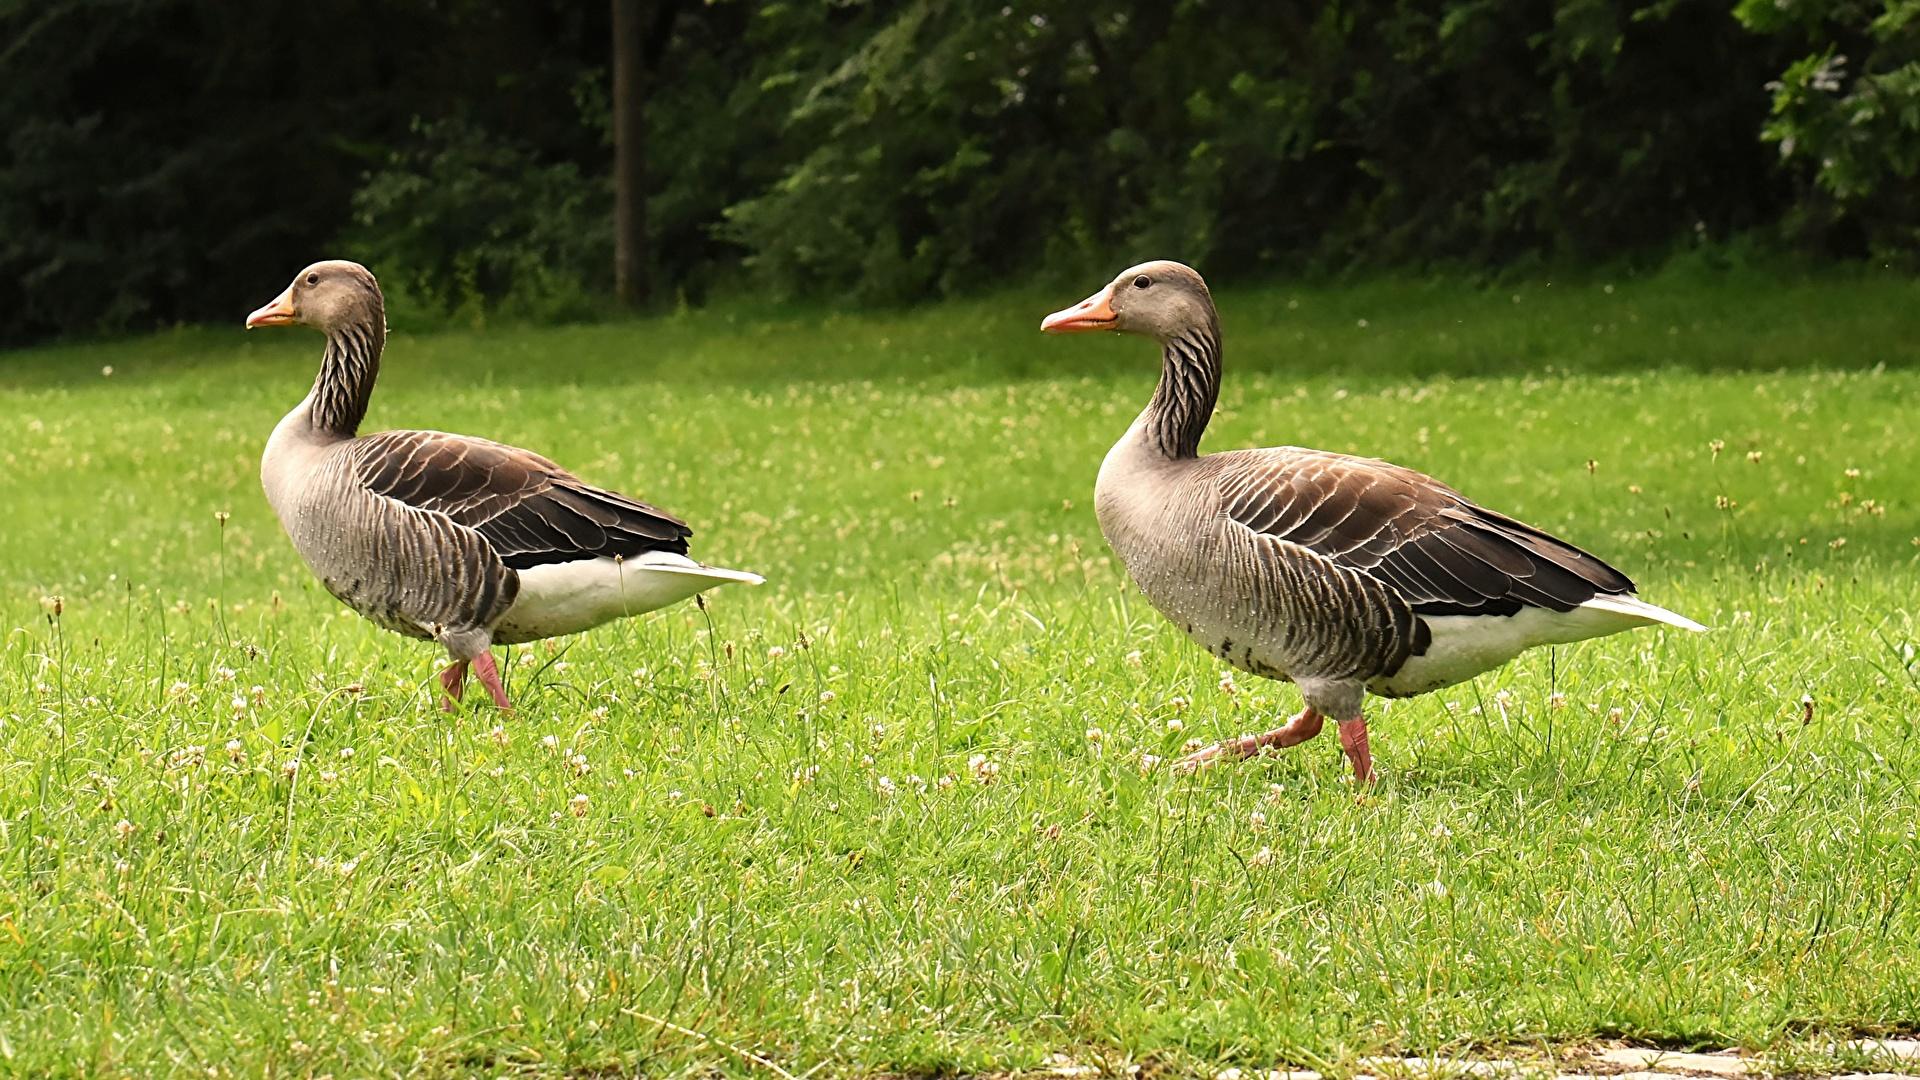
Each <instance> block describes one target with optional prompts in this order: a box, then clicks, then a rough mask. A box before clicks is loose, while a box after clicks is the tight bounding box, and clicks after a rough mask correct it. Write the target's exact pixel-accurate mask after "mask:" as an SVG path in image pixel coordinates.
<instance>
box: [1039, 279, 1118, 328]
mask: <svg viewBox="0 0 1920 1080" xmlns="http://www.w3.org/2000/svg"><path fill="white" fill-rule="evenodd" d="M1119 318H1120V317H1119V316H1118V315H1115V314H1114V313H1113V286H1111V285H1109V286H1107V287H1106V288H1104V289H1101V290H1100V291H1099V292H1097V293H1094V294H1093V295H1092V296H1089V297H1087V298H1086V299H1085V300H1082V301H1080V302H1079V303H1077V304H1075V305H1073V306H1072V307H1070V308H1065V309H1062V310H1060V311H1056V312H1054V313H1053V314H1051V315H1049V316H1047V317H1046V318H1044V319H1042V320H1040V332H1041V333H1043V334H1079V333H1084V332H1086V331H1088V330H1111V329H1113V324H1114V323H1115V322H1116V321H1117V320H1118V319H1119Z"/></svg>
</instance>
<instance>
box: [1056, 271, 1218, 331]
mask: <svg viewBox="0 0 1920 1080" xmlns="http://www.w3.org/2000/svg"><path fill="white" fill-rule="evenodd" d="M1213 321H1214V311H1213V296H1212V294H1211V293H1209V292H1207V283H1206V282H1205V281H1202V280H1201V279H1200V275H1199V274H1197V273H1195V272H1194V269H1193V267H1191V266H1186V265H1183V264H1181V263H1177V262H1168V261H1166V260H1164V259H1163V260H1157V261H1155V262H1144V263H1141V264H1140V265H1138V266H1130V267H1128V268H1127V269H1125V270H1122V271H1120V275H1119V276H1118V277H1116V278H1114V279H1113V280H1112V281H1111V282H1109V283H1108V284H1107V286H1106V287H1105V288H1103V289H1101V290H1100V291H1099V292H1097V293H1094V294H1093V295H1092V296H1089V297H1087V298H1086V299H1085V300H1082V301H1080V302H1079V303H1077V304H1075V305H1073V306H1072V307H1070V308H1063V309H1061V310H1059V311H1056V312H1054V313H1053V314H1051V315H1049V316H1047V317H1046V318H1045V319H1043V320H1041V323H1040V329H1041V331H1042V332H1044V333H1048V334H1078V333H1084V332H1086V331H1090V330H1116V331H1119V332H1120V333H1123V334H1140V335H1142V336H1145V337H1150V338H1154V339H1155V340H1158V341H1161V342H1167V341H1171V340H1173V339H1174V338H1177V337H1180V336H1181V335H1182V334H1184V333H1186V332H1187V331H1189V330H1192V329H1195V328H1199V327H1206V326H1209V325H1211V324H1212V323H1213Z"/></svg>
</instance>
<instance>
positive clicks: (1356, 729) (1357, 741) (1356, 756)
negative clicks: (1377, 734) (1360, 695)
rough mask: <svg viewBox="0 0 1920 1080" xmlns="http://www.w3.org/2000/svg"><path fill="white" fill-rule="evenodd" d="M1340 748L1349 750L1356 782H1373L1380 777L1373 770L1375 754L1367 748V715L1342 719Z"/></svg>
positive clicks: (1348, 757) (1348, 756) (1349, 759)
mask: <svg viewBox="0 0 1920 1080" xmlns="http://www.w3.org/2000/svg"><path fill="white" fill-rule="evenodd" d="M1340 749H1342V750H1345V751H1346V752H1347V760H1348V761H1350V762H1352V763H1353V779H1354V782H1355V783H1359V784H1371V783H1373V782H1374V780H1376V779H1378V777H1377V776H1376V774H1375V773H1374V771H1373V754H1372V753H1371V752H1369V751H1368V750H1367V718H1366V717H1364V716H1357V717H1354V718H1353V719H1352V720H1342V721H1340Z"/></svg>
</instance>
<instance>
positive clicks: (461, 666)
mask: <svg viewBox="0 0 1920 1080" xmlns="http://www.w3.org/2000/svg"><path fill="white" fill-rule="evenodd" d="M440 688H441V689H442V690H445V691H446V692H447V696H446V697H444V698H441V699H440V707H441V708H442V709H445V710H446V711H447V712H452V711H453V710H454V708H455V706H456V705H457V704H458V702H459V701H460V695H461V694H463V693H465V692H466V689H467V662H466V661H465V660H455V661H454V662H453V663H451V664H448V665H447V666H446V668H445V669H444V670H442V671H441V672H440Z"/></svg>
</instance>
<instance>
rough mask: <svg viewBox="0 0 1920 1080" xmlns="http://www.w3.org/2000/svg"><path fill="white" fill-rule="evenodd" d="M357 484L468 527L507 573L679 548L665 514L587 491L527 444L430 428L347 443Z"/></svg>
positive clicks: (677, 530)
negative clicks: (526, 447) (351, 445)
mask: <svg viewBox="0 0 1920 1080" xmlns="http://www.w3.org/2000/svg"><path fill="white" fill-rule="evenodd" d="M354 443H355V449H356V453H355V464H356V466H357V474H358V477H359V480H360V482H361V484H363V485H365V487H366V488H367V490H369V491H372V492H374V493H375V494H378V495H384V496H386V497H387V498H390V499H395V500H397V501H399V502H402V503H405V504H407V505H408V506H412V507H415V508H417V509H420V510H425V511H429V512H432V513H439V514H444V515H446V516H447V517H448V518H451V519H452V520H453V521H454V522H456V523H458V524H461V525H465V526H467V527H468V528H471V529H473V530H475V531H476V532H478V533H480V534H481V535H482V536H484V537H486V538H487V540H488V541H489V542H490V543H491V544H492V545H493V547H494V550H495V551H496V552H498V553H499V555H500V558H501V561H503V562H505V563H506V564H507V565H508V566H511V567H513V568H514V569H516V570H525V569H527V568H529V567H533V566H539V565H541V564H543V563H563V562H574V561H577V560H580V559H589V558H597V557H604V556H619V557H622V558H632V557H634V556H636V555H639V554H640V553H642V552H647V551H671V552H675V553H677V554H682V555H684V554H686V551H687V538H688V537H689V536H692V535H693V530H692V529H690V528H688V527H687V525H686V523H685V522H683V521H681V520H680V519H679V518H676V517H674V516H673V515H671V514H668V513H666V512H665V511H663V510H660V509H658V508H656V507H652V506H648V505H647V504H646V503H643V502H639V501H638V500H635V499H630V498H627V497H626V496H625V495H621V494H619V493H618V492H613V491H607V490H605V489H602V488H597V487H593V486H592V485H590V484H587V483H585V482H583V481H582V480H581V479H580V478H579V477H577V476H575V475H573V474H572V473H570V472H568V471H567V470H565V469H563V468H561V467H560V466H559V465H556V464H554V463H553V462H551V461H549V460H547V459H546V458H544V457H541V456H540V455H539V454H536V453H534V452H532V451H530V450H522V449H520V448H518V447H514V446H507V445H505V444H502V443H497V442H490V441H488V440H486V439H476V438H471V437H469V436H465V435H449V434H447V433H445V432H440V431H383V432H380V433H379V434H376V435H368V436H364V437H362V438H359V439H356V440H354Z"/></svg>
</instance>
